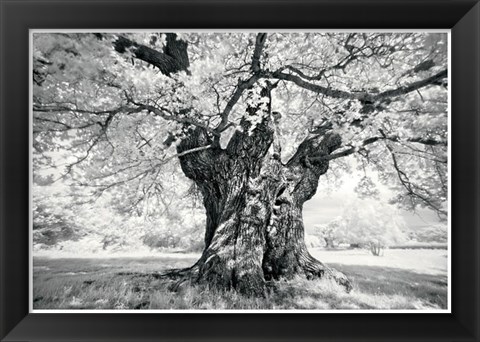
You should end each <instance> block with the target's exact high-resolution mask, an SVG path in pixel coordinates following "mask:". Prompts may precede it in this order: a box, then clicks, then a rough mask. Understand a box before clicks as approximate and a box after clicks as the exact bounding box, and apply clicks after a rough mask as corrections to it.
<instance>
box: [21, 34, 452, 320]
mask: <svg viewBox="0 0 480 342" xmlns="http://www.w3.org/2000/svg"><path fill="white" fill-rule="evenodd" d="M450 45H451V44H450V32H449V30H428V31H427V30H409V31H407V30H383V31H382V30H356V31H354V30H336V31H327V30H303V31H302V30H263V31H260V30H243V31H242V30H225V31H208V30H189V31H187V30H103V31H102V30H31V31H30V83H31V84H30V101H31V106H30V108H31V119H30V120H31V125H30V130H31V134H30V139H31V141H30V149H31V155H30V156H31V160H30V163H31V165H30V166H31V170H30V173H31V185H30V187H31V198H30V201H31V203H30V209H31V210H30V215H31V219H30V221H31V222H30V223H31V231H30V249H31V252H30V256H31V260H30V262H31V265H30V266H31V269H30V276H31V279H30V305H31V307H30V308H31V311H32V312H33V313H36V312H37V313H48V312H80V313H82V312H85V313H88V312H90V313H91V312H98V313H102V312H103V313H112V312H119V313H120V312H142V313H158V312H177V311H178V312H196V313H208V312H225V313H228V312H237V313H243V312H245V313H246V312H269V313H311V312H315V313H344V312H349V313H359V314H360V313H366V312H367V313H375V312H382V313H399V312H402V313H422V312H423V313H425V312H428V313H450V312H451V305H452V303H451V295H450V293H451V286H450V284H451V279H450V274H451V266H450V265H451V237H450V235H451V227H450V226H451V224H450V222H451V217H450V216H451V215H450V214H451V210H450V207H451V201H450V193H451V186H450V183H451V163H450V146H451V144H450V141H451V136H450V133H449V132H450V128H451V127H450V126H451V125H450V122H451V116H450V102H451V101H450V91H451V89H450V88H451V87H450V78H451V75H450V68H449V65H450Z"/></svg>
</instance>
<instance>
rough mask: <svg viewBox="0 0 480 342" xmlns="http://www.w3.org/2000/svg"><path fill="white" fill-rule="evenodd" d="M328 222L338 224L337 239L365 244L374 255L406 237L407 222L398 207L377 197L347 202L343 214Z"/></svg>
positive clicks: (332, 225)
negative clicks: (375, 199) (378, 199)
mask: <svg viewBox="0 0 480 342" xmlns="http://www.w3.org/2000/svg"><path fill="white" fill-rule="evenodd" d="M329 226H330V227H336V230H335V231H334V234H335V236H337V239H339V240H342V241H345V242H348V243H350V244H358V245H361V246H365V247H367V248H369V249H370V251H371V252H372V254H373V255H375V256H379V255H381V254H382V253H383V250H384V249H385V248H386V247H389V246H391V245H393V244H397V243H402V242H404V241H405V240H406V235H405V233H404V231H405V228H406V224H405V221H404V219H403V218H402V217H401V215H400V214H399V212H398V210H396V209H395V208H394V207H392V206H391V205H388V204H383V203H381V202H379V201H374V200H356V201H354V202H352V203H350V204H348V205H346V206H345V208H344V212H343V216H342V218H341V219H338V218H337V219H336V220H333V221H332V223H331V224H329Z"/></svg>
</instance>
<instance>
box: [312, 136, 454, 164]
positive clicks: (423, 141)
mask: <svg viewBox="0 0 480 342" xmlns="http://www.w3.org/2000/svg"><path fill="white" fill-rule="evenodd" d="M379 140H389V141H393V142H401V141H406V142H412V143H418V144H422V145H427V146H447V143H446V142H444V141H437V140H434V139H430V138H421V137H416V138H407V139H403V140H400V138H399V137H398V136H377V137H371V138H368V139H365V140H363V141H362V142H361V143H360V144H359V145H357V146H352V147H350V148H348V149H346V150H343V151H341V152H338V153H334V154H330V155H326V156H319V157H313V158H310V160H333V159H338V158H341V157H346V156H349V155H351V154H354V153H356V152H358V151H360V150H361V148H363V147H365V146H367V145H370V144H373V143H375V142H377V141H379Z"/></svg>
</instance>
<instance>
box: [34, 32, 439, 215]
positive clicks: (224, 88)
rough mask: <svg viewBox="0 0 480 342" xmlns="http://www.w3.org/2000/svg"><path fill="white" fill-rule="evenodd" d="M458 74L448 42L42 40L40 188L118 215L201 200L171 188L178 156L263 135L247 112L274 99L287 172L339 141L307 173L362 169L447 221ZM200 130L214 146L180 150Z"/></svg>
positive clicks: (193, 36)
mask: <svg viewBox="0 0 480 342" xmlns="http://www.w3.org/2000/svg"><path fill="white" fill-rule="evenodd" d="M447 74H448V71H447V35H446V34H444V33H421V32H416V33H384V32H369V33H361V32H360V33H353V32H352V33H348V32H344V33H330V32H309V33H300V32H295V33H287V32H277V33H273V32H272V33H258V34H257V33H242V32H228V33H213V32H212V33H206V32H205V33H176V34H175V33H164V32H145V33H141V32H136V33H35V34H34V35H33V134H34V139H33V142H34V144H33V156H34V177H35V181H36V182H38V183H39V184H40V183H42V182H47V183H48V182H52V181H55V180H57V179H59V178H62V179H68V182H70V183H71V184H72V185H76V186H79V187H82V188H84V189H87V190H88V191H90V192H91V193H92V194H95V195H101V194H102V193H104V192H106V191H108V192H111V193H115V192H117V194H118V196H112V198H114V202H115V204H116V205H117V206H118V207H123V208H130V209H131V208H136V209H135V210H140V211H142V210H143V211H145V210H147V211H148V210H153V209H151V208H159V207H162V205H164V201H165V200H166V199H168V198H169V197H171V196H172V195H173V194H175V193H178V192H183V193H187V192H188V193H195V187H194V186H191V184H190V183H187V182H186V181H185V183H184V184H182V183H181V182H180V183H178V182H177V183H175V184H174V183H173V182H172V179H171V177H173V176H171V175H174V174H177V173H179V172H180V168H179V165H178V162H177V160H178V158H177V157H179V156H182V155H185V154H188V153H193V152H196V151H199V150H205V149H209V148H212V147H218V146H220V147H223V148H224V147H225V146H226V145H227V144H228V142H229V140H230V139H231V137H232V135H233V134H234V132H236V131H242V130H243V129H244V128H243V126H242V125H241V124H240V122H241V120H242V118H244V119H246V120H247V121H249V123H250V126H249V127H250V128H249V130H250V131H249V133H251V132H253V129H254V128H255V126H256V125H257V124H258V123H259V120H261V117H260V116H259V117H256V116H252V115H250V116H246V114H245V113H246V112H247V109H248V108H249V106H252V104H255V105H256V106H260V107H261V104H262V103H265V105H266V102H265V97H264V95H262V92H261V89H263V88H265V87H266V86H269V87H271V88H274V89H273V90H272V93H271V106H272V115H273V119H274V121H275V141H274V143H273V145H272V147H271V152H272V153H276V154H278V155H279V158H280V159H281V161H282V162H283V163H287V162H288V161H289V160H290V159H291V158H292V156H294V154H295V152H296V151H297V148H298V147H299V145H300V144H301V142H302V141H304V140H305V139H306V138H307V137H311V136H315V135H318V134H323V133H324V132H334V133H337V134H339V136H340V137H341V145H340V146H339V148H338V149H336V151H335V152H334V153H331V154H329V155H328V156H324V155H316V154H315V153H312V154H309V155H307V156H306V159H305V162H306V163H308V162H313V161H315V160H316V159H318V158H320V159H321V158H323V159H328V160H329V161H330V162H331V163H332V166H333V167H334V168H335V167H336V168H337V169H338V170H346V169H348V166H349V165H348V164H347V163H343V162H342V160H343V157H347V156H353V157H354V158H356V159H357V164H358V165H363V166H364V167H365V166H368V167H369V168H372V169H374V170H375V171H376V172H378V174H379V177H380V179H381V180H382V181H383V182H385V183H386V184H388V185H389V186H391V187H392V188H394V189H395V190H396V194H397V195H396V197H395V198H392V201H394V202H395V203H398V204H400V205H401V206H403V207H406V208H409V209H415V208H416V207H418V206H422V207H427V208H429V209H431V210H434V211H435V212H436V213H437V214H438V215H439V217H441V218H443V219H445V218H446V216H447V211H446V208H447V204H446V202H447V184H448V181H447V165H448V162H447V146H448V144H447V141H448V136H447V132H448V129H447V124H448V110H447V109H448V77H447ZM196 128H201V129H202V130H204V131H205V132H206V134H207V135H208V136H209V137H210V138H209V139H210V143H208V144H205V145H204V146H200V147H196V148H195V149H192V150H187V151H183V152H179V151H177V150H176V145H177V144H178V143H179V142H181V140H182V139H183V138H184V137H186V136H188V135H190V134H193V132H194V130H195V129H196ZM52 165H53V167H54V169H53V170H55V171H52V169H51V168H52ZM179 184H180V185H179ZM178 187H180V188H181V189H179V188H178ZM362 187H363V189H364V190H365V189H367V191H366V192H368V191H369V190H368V189H369V188H370V186H369V182H368V178H367V177H366V178H365V179H363V180H362V183H361V184H359V185H358V191H360V192H362ZM83 191H85V190H83ZM162 203H163V204H162Z"/></svg>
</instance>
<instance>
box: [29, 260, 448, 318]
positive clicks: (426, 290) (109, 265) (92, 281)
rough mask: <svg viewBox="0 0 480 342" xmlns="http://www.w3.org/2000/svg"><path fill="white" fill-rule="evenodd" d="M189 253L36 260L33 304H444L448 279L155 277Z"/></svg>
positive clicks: (357, 273)
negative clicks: (236, 284)
mask: <svg viewBox="0 0 480 342" xmlns="http://www.w3.org/2000/svg"><path fill="white" fill-rule="evenodd" d="M194 262H195V260H194V259H191V258H184V259H181V258H175V259H169V258H141V259H140V258H117V259H47V258H35V260H34V282H33V283H34V291H33V292H34V293H33V299H34V309H147V310H148V309H180V310H182V309H185V310H189V309H197V310H202V309H233V310H235V309H255V310H272V309H274V310H284V309H445V308H446V306H447V299H446V298H447V279H446V277H445V276H440V275H424V274H418V273H413V272H410V271H406V270H402V269H395V268H386V267H376V266H358V265H355V266H353V265H350V266H347V265H333V266H334V267H336V268H337V269H338V270H341V271H343V272H345V273H347V274H349V276H350V277H351V279H352V280H353V282H354V284H355V290H354V291H353V292H352V293H350V294H347V293H345V292H344V291H343V289H342V288H340V287H339V286H337V285H336V284H333V283H331V282H329V281H321V280H316V281H308V280H304V279H294V280H291V281H288V282H287V281H282V282H275V283H270V284H269V286H268V292H267V293H266V296H265V297H264V298H247V297H244V296H242V295H239V294H238V293H236V292H233V291H218V290H213V289H209V288H208V287H205V286H191V285H186V286H183V287H181V288H180V289H178V290H176V291H173V290H171V287H170V285H171V283H169V282H166V281H164V280H160V279H158V277H155V274H157V272H162V271H164V270H165V269H167V268H177V267H178V268H180V267H187V266H190V265H191V264H193V263H194Z"/></svg>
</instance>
